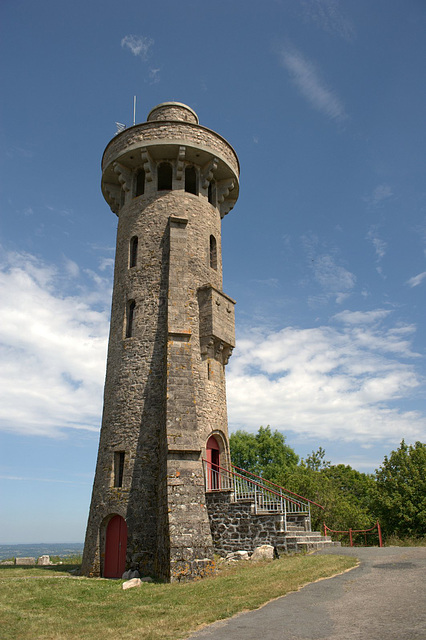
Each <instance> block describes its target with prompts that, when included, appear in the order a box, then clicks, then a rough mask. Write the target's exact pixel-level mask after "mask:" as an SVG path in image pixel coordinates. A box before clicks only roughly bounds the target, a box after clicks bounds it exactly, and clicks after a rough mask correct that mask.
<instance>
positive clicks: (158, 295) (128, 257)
mask: <svg viewBox="0 0 426 640" xmlns="http://www.w3.org/2000/svg"><path fill="white" fill-rule="evenodd" d="M238 177H239V165H238V158H237V156H236V154H235V152H234V150H233V149H232V147H231V146H230V145H229V144H228V143H227V142H226V140H224V139H223V138H222V137H221V136H220V135H218V134H217V133H215V132H213V131H211V130H210V129H207V128H205V127H203V126H201V125H199V124H198V118H197V115H196V114H195V113H194V111H193V110H192V109H190V108H189V107H187V106H186V105H183V104H181V103H178V102H166V103H163V104H160V105H158V106H157V107H155V108H154V109H152V111H151V112H150V113H149V115H148V119H147V122H145V123H143V124H138V125H135V126H133V127H130V128H128V129H126V130H124V131H123V132H121V133H119V134H118V135H116V136H115V138H113V139H112V140H111V142H110V143H109V144H108V146H107V148H106V149H105V152H104V155H103V159H102V192H103V194H104V197H105V199H106V201H107V202H108V204H109V205H110V207H111V209H112V211H113V212H114V213H116V214H117V216H118V229H117V247H116V258H115V271H114V289H113V299H112V311H111V328H110V337H109V346H108V360H107V372H106V380H105V393H104V411H103V419H102V429H101V434H100V443H99V453H98V462H97V467H96V475H95V481H94V486H93V494H92V502H91V507H90V514H89V520H88V525H87V533H86V541H85V548H84V556H83V566H82V572H83V573H84V574H85V575H97V576H99V575H103V576H105V577H119V576H121V574H122V572H123V571H124V569H125V568H135V569H138V570H139V571H140V573H141V574H143V575H153V576H157V577H161V578H163V579H166V580H174V579H180V578H181V577H191V576H194V575H202V574H203V572H205V571H206V570H208V565H209V560H211V558H212V554H213V548H212V539H211V534H210V526H209V520H208V515H207V510H206V505H205V485H204V474H203V465H202V459H203V458H207V459H209V460H210V461H211V462H214V464H215V465H217V464H220V465H221V466H225V467H227V466H228V464H229V444H228V428H227V411H226V391H225V372H224V370H225V365H226V363H227V361H228V358H229V356H230V354H231V352H232V348H233V346H234V340H235V338H234V304H235V303H234V301H233V300H232V299H231V298H229V297H228V296H227V295H226V294H224V293H223V291H222V252H221V218H223V216H224V215H225V214H227V213H228V212H229V211H230V209H232V207H233V206H234V204H235V202H236V200H237V197H238Z"/></svg>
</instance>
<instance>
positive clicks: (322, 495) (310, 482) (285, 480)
mask: <svg viewBox="0 0 426 640" xmlns="http://www.w3.org/2000/svg"><path fill="white" fill-rule="evenodd" d="M338 466H339V467H343V469H339V471H338V472H335V469H336V467H332V466H330V467H325V468H323V469H321V470H320V471H315V470H314V469H311V468H310V467H308V466H306V464H304V465H299V466H298V467H296V468H294V469H292V470H290V471H289V472H287V473H283V474H282V475H281V476H280V477H279V478H278V484H281V485H282V486H284V487H286V488H287V489H290V490H291V491H293V492H294V493H298V494H299V495H301V496H304V497H306V498H308V499H309V500H312V501H313V502H316V503H317V504H320V505H321V506H322V507H324V509H320V508H318V507H315V506H313V505H311V519H312V528H313V529H314V530H318V529H321V528H322V524H323V522H325V523H326V524H327V526H328V527H330V529H336V530H341V531H342V530H344V531H346V530H348V529H349V528H351V529H367V528H369V527H371V526H372V524H374V517H373V516H372V514H371V512H370V510H369V504H368V501H367V500H365V501H364V500H358V499H356V498H355V497H354V495H353V493H352V491H351V489H350V482H349V481H348V480H347V476H351V475H352V472H354V473H355V474H357V473H359V472H357V471H355V470H354V469H352V468H351V467H349V466H347V467H345V466H344V465H338ZM343 470H344V471H343ZM363 475H364V474H360V476H363ZM342 477H343V481H342ZM361 484H362V483H361V482H360V485H361ZM373 484H374V481H373ZM345 486H346V488H345Z"/></svg>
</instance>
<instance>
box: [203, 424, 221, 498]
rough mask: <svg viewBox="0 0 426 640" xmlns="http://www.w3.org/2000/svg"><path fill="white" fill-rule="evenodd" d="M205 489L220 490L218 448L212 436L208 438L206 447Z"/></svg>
mask: <svg viewBox="0 0 426 640" xmlns="http://www.w3.org/2000/svg"><path fill="white" fill-rule="evenodd" d="M206 458H207V488H208V490H209V491H214V490H215V489H220V484H221V483H220V448H219V444H218V441H217V440H216V438H215V437H214V436H210V438H209V439H208V440H207V445H206Z"/></svg>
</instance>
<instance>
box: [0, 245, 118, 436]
mask: <svg viewBox="0 0 426 640" xmlns="http://www.w3.org/2000/svg"><path fill="white" fill-rule="evenodd" d="M66 264H67V268H66V269H65V270H63V271H59V270H57V269H56V268H55V267H53V266H50V265H46V264H45V263H43V262H42V261H40V260H38V259H37V258H35V257H34V256H31V255H29V254H22V253H10V254H8V255H6V256H2V260H1V263H0V297H1V299H2V301H3V304H2V307H1V309H0V355H1V361H2V367H1V369H0V429H1V430H3V431H4V430H6V431H13V432H15V433H22V434H27V435H46V436H60V435H61V433H63V429H65V428H73V429H88V430H91V431H97V429H98V428H99V418H100V414H101V409H102V406H101V405H102V387H103V381H104V372H105V356H106V342H107V335H108V324H109V300H110V289H111V282H110V279H109V278H100V277H99V276H97V278H96V279H94V278H91V282H90V287H89V288H88V287H87V286H86V285H85V284H84V282H83V281H79V284H78V287H79V288H78V290H77V291H78V293H76V294H74V295H65V294H64V293H63V292H64V291H65V290H67V289H68V288H69V287H70V286H71V281H70V279H71V280H72V281H73V283H74V281H75V279H76V278H78V277H79V270H78V268H77V265H75V263H73V262H72V261H70V260H68V261H66ZM80 280H81V278H80ZM93 282H94V286H93ZM107 300H108V302H107ZM96 309H99V310H96Z"/></svg>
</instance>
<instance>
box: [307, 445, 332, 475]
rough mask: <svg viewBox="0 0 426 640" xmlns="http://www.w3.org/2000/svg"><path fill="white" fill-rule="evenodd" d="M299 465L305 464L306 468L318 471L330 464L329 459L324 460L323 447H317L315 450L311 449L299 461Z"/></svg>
mask: <svg viewBox="0 0 426 640" xmlns="http://www.w3.org/2000/svg"><path fill="white" fill-rule="evenodd" d="M301 465H302V466H303V465H305V466H306V467H308V469H312V470H313V471H320V470H321V469H326V468H327V467H329V466H330V465H331V462H330V461H329V460H325V449H323V448H322V447H319V448H318V449H317V450H316V451H312V453H310V454H309V455H308V456H306V459H305V460H303V459H302V461H301Z"/></svg>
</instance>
